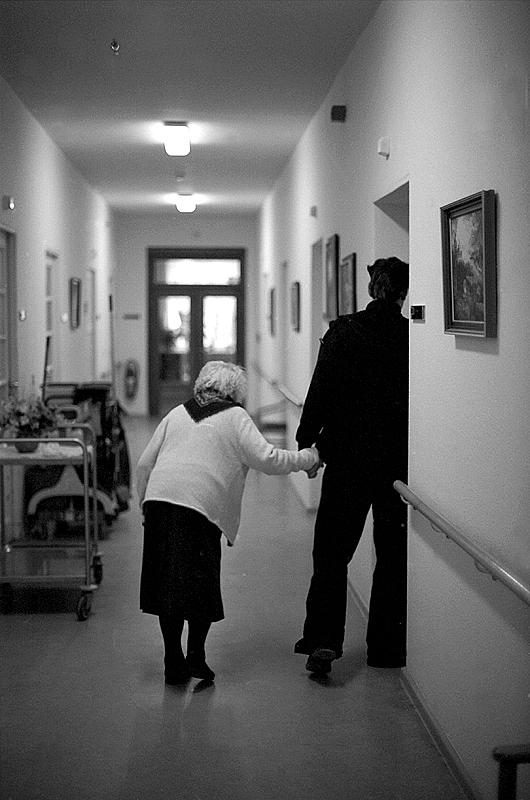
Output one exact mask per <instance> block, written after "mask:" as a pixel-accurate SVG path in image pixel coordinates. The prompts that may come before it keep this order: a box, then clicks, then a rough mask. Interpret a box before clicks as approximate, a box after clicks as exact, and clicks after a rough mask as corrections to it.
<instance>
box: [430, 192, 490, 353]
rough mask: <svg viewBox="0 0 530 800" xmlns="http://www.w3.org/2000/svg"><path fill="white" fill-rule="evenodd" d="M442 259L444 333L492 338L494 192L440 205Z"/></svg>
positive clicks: (482, 193)
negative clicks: (441, 206)
mask: <svg viewBox="0 0 530 800" xmlns="http://www.w3.org/2000/svg"><path fill="white" fill-rule="evenodd" d="M441 215H442V256H443V279H444V300H445V331H446V333H454V334H461V335H470V336H483V337H486V336H488V337H494V336H495V335H496V330H497V296H496V295H497V276H496V250H495V247H496V236H495V193H494V192H493V191H492V190H490V191H486V192H480V193H478V194H475V195H472V196H470V197H466V198H464V199H462V200H458V201H456V202H455V203H451V204H449V205H447V206H444V207H443V208H442V209H441Z"/></svg>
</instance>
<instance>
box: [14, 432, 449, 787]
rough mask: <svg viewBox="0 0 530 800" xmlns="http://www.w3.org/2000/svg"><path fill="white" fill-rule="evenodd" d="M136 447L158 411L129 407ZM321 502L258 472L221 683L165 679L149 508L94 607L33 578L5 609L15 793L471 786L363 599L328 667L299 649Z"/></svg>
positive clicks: (121, 524)
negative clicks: (373, 636) (148, 586)
mask: <svg viewBox="0 0 530 800" xmlns="http://www.w3.org/2000/svg"><path fill="white" fill-rule="evenodd" d="M125 425H126V428H127V431H128V441H129V447H130V450H131V460H132V462H133V463H136V460H137V457H138V455H139V453H140V451H141V450H142V448H143V446H144V445H145V443H146V442H147V439H148V436H149V434H150V431H151V430H152V425H150V423H146V421H145V420H141V419H138V418H132V417H129V418H125ZM312 525H313V515H312V514H308V513H306V512H305V511H304V510H303V509H302V507H301V505H300V503H299V502H298V500H297V498H296V496H295V495H294V493H293V492H292V490H290V487H289V482H288V479H286V478H280V477H267V476H264V475H258V474H256V473H250V475H249V479H248V482H247V489H246V495H245V501H244V506H243V518H242V525H241V529H240V535H239V539H238V542H237V543H236V546H235V547H234V548H227V547H226V546H223V564H222V581H223V591H224V604H225V614H226V619H225V620H224V621H223V622H220V623H217V624H215V625H214V626H213V628H212V632H211V634H210V637H209V640H208V643H207V659H208V663H209V664H210V665H211V667H212V668H213V669H214V670H215V672H216V680H215V684H214V685H210V686H203V685H201V684H200V683H198V682H197V681H195V680H192V681H191V682H190V683H189V685H187V686H185V687H184V688H179V687H165V685H164V682H163V667H162V642H161V637H160V633H159V630H158V624H157V620H156V618H154V617H152V616H149V615H143V614H141V613H140V611H139V610H138V581H139V568H140V556H141V530H142V528H141V524H140V514H139V511H138V509H137V505H136V498H135V497H134V498H133V503H132V508H131V510H130V511H129V512H127V513H125V514H122V515H121V517H120V518H119V519H118V520H117V522H116V523H115V525H114V526H113V528H112V529H111V534H110V536H109V538H108V539H107V540H105V541H104V542H103V543H102V550H103V553H104V555H103V563H104V579H103V582H102V584H101V586H100V588H99V590H98V592H96V594H95V597H94V603H93V613H92V615H91V617H90V618H89V620H88V621H87V622H85V623H80V622H78V621H77V620H76V617H75V613H74V609H75V599H76V598H75V597H73V598H72V603H71V604H70V610H69V611H68V613H64V609H65V605H64V595H63V596H61V597H55V596H53V593H50V592H48V595H46V596H43V595H42V593H41V594H40V597H41V601H40V602H41V607H40V611H39V612H38V611H37V608H36V602H35V599H34V598H35V595H34V594H33V593H31V592H24V591H22V590H17V592H16V596H15V609H14V613H12V614H3V615H0V639H1V642H2V656H1V666H0V670H1V683H0V689H1V705H0V709H1V718H2V724H1V774H0V784H1V786H2V798H3V800H37V798H38V800H89V799H90V800H162V799H164V800H298V799H300V800H301V799H302V798H304V799H306V798H307V799H309V798H311V800H460V799H461V798H462V797H463V795H462V794H461V792H460V790H459V788H458V786H457V785H456V783H455V782H454V780H453V778H452V777H451V775H450V773H449V771H448V770H447V768H446V766H445V764H444V762H443V761H442V759H441V757H440V756H439V754H438V752H437V751H436V749H435V748H434V746H433V744H432V742H431V740H430V738H429V736H428V735H427V733H426V732H425V730H424V728H423V726H422V724H421V722H420V720H419V718H418V717H417V715H416V713H415V712H414V710H413V708H412V706H411V704H410V702H409V700H408V698H407V696H406V695H405V693H404V691H403V689H402V687H401V684H400V679H399V671H398V670H376V669H370V668H368V667H367V666H366V664H365V650H364V632H365V622H364V620H363V619H362V617H361V615H360V613H359V611H358V609H357V608H356V606H355V604H354V603H351V604H350V608H349V618H348V620H349V621H348V635H347V640H346V643H345V656H344V658H343V659H341V660H340V661H338V662H336V663H335V665H334V668H333V671H332V674H331V676H330V678H329V679H322V680H319V679H315V678H314V677H311V676H310V674H309V673H307V672H306V671H305V669H304V665H305V657H304V656H295V655H294V654H293V643H294V642H295V640H296V639H297V638H298V636H299V635H300V629H301V624H302V621H303V611H304V599H305V591H306V588H307V582H308V580H309V577H310V553H311V538H312Z"/></svg>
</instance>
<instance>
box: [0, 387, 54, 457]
mask: <svg viewBox="0 0 530 800" xmlns="http://www.w3.org/2000/svg"><path fill="white" fill-rule="evenodd" d="M60 420H61V415H60V414H59V413H58V411H57V409H56V408H55V407H54V406H49V405H48V404H47V403H45V402H44V401H43V400H41V399H40V397H35V396H33V395H31V396H30V397H28V398H20V399H19V398H17V397H14V396H12V397H8V398H7V400H2V401H0V432H1V436H2V439H4V441H5V440H7V441H8V442H9V443H10V444H11V443H12V444H14V445H15V447H16V448H17V450H19V452H22V453H31V452H33V451H34V450H36V449H37V447H38V446H39V442H38V441H35V443H33V442H18V443H17V441H16V440H17V439H35V440H38V439H39V438H40V437H41V436H46V435H48V436H49V435H51V434H52V433H53V431H54V430H56V428H57V423H58V422H59V421H60Z"/></svg>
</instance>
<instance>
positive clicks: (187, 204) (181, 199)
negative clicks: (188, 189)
mask: <svg viewBox="0 0 530 800" xmlns="http://www.w3.org/2000/svg"><path fill="white" fill-rule="evenodd" d="M175 205H176V207H177V211H181V212H182V213H183V214H191V213H192V212H193V211H195V209H196V208H197V203H196V202H195V200H194V197H193V195H192V194H178V195H177V202H176V203H175Z"/></svg>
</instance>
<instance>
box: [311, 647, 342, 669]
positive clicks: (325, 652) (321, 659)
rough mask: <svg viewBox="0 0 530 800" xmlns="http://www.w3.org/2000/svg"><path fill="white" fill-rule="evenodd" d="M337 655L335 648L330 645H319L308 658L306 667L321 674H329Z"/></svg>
mask: <svg viewBox="0 0 530 800" xmlns="http://www.w3.org/2000/svg"><path fill="white" fill-rule="evenodd" d="M336 657H337V654H336V653H335V650H331V649H329V648H328V647H317V649H316V650H314V652H313V653H311V655H310V656H309V658H308V659H307V663H306V665H305V668H306V669H307V670H308V671H309V672H317V673H318V674H319V675H327V674H328V672H331V662H332V661H334V660H335V659H336Z"/></svg>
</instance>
